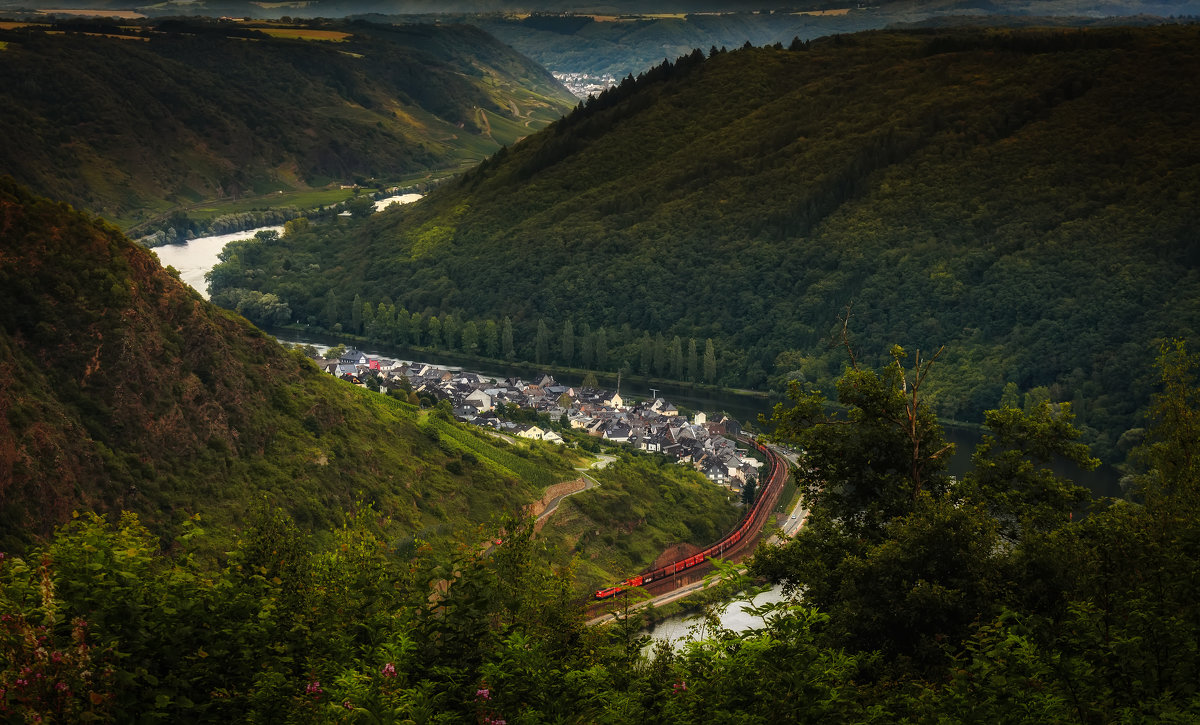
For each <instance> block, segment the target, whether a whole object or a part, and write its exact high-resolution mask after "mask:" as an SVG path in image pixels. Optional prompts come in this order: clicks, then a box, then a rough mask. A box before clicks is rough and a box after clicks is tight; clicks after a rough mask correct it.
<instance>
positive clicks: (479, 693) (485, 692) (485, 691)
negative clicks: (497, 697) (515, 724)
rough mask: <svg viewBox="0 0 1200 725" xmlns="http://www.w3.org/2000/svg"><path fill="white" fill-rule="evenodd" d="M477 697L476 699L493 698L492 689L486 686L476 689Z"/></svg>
mask: <svg viewBox="0 0 1200 725" xmlns="http://www.w3.org/2000/svg"><path fill="white" fill-rule="evenodd" d="M475 699H476V700H490V699H492V693H491V692H490V691H488V689H487V688H486V687H485V688H483V689H480V690H476V691H475Z"/></svg>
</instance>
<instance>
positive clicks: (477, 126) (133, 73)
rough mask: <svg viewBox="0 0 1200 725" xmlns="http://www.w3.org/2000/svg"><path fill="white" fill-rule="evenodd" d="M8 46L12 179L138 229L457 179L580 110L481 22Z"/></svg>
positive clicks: (41, 34) (39, 38) (267, 28)
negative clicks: (377, 183)
mask: <svg viewBox="0 0 1200 725" xmlns="http://www.w3.org/2000/svg"><path fill="white" fill-rule="evenodd" d="M63 31H68V32H66V34H63ZM101 34H106V35H101ZM0 40H3V41H5V42H6V46H5V50H4V52H2V53H0V73H2V74H3V75H4V76H5V77H6V78H11V79H14V82H11V83H4V84H0V104H2V105H3V106H4V108H5V109H6V112H5V113H4V114H3V116H2V117H0V168H3V169H4V170H5V171H6V172H7V173H9V174H12V175H13V176H14V177H15V178H16V179H17V180H18V181H20V182H22V183H25V184H27V185H29V186H31V187H32V188H34V189H35V190H36V191H39V192H42V193H47V194H51V195H53V196H55V197H56V198H61V199H65V200H67V201H69V202H72V203H74V204H76V205H79V206H83V207H86V208H88V209H90V210H91V211H93V212H96V213H101V214H104V215H106V216H107V217H109V218H116V219H122V220H126V221H128V220H134V219H139V218H144V217H145V216H146V215H147V214H148V211H147V210H146V209H145V207H151V208H155V209H159V210H161V209H164V208H167V207H170V206H177V205H182V204H185V203H190V202H194V201H197V200H200V199H208V198H215V197H236V196H241V195H251V194H264V193H267V192H271V191H275V190H277V189H293V188H299V189H303V188H306V187H308V186H322V185H324V184H327V183H329V182H331V181H345V182H349V181H352V180H354V179H362V178H380V179H384V180H387V179H397V178H400V177H402V176H405V175H413V174H417V173H419V172H422V171H427V170H430V169H444V168H453V167H457V166H459V165H461V164H463V163H468V162H473V161H477V160H478V159H481V158H483V157H484V156H486V155H487V154H489V153H491V152H493V151H495V150H496V149H498V148H500V147H501V146H503V145H505V144H511V143H513V142H514V141H515V140H516V139H517V138H519V137H520V136H523V135H526V134H528V133H531V132H532V131H533V130H536V129H537V128H540V127H542V126H544V125H545V124H547V123H549V122H550V121H552V120H554V119H555V118H558V117H559V116H560V115H561V113H562V112H563V111H564V110H566V109H568V108H570V106H571V105H572V104H573V102H574V100H573V99H572V98H571V97H570V95H569V94H568V93H567V92H566V91H565V90H564V89H563V88H562V87H561V86H559V85H558V83H557V82H556V81H554V79H553V77H551V76H550V75H549V74H548V73H546V71H544V70H543V69H541V68H540V67H538V66H537V65H535V64H534V63H532V62H531V61H529V60H528V59H527V58H525V57H523V56H521V55H519V54H517V53H515V52H514V51H512V50H511V49H510V48H508V47H507V46H504V45H502V44H501V43H499V42H498V41H496V40H495V39H494V38H492V37H491V36H488V35H487V34H486V33H483V32H481V31H479V30H478V29H475V28H470V27H466V26H419V25H409V26H394V27H393V26H374V25H370V24H367V23H354V24H344V23H341V24H335V23H328V22H313V23H307V24H302V25H283V24H260V25H257V26H252V25H250V24H244V23H230V22H218V21H205V20H198V19H194V20H188V21H180V20H166V21H162V22H160V23H157V24H146V25H140V26H139V25H132V26H130V25H123V26H117V25H115V24H111V23H108V24H104V23H92V24H82V23H76V24H72V25H60V26H57V34H54V31H53V30H52V29H51V28H49V27H26V28H18V29H14V30H6V31H4V30H0Z"/></svg>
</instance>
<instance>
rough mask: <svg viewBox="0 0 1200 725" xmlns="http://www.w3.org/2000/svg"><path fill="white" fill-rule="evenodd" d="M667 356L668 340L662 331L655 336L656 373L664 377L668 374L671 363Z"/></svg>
mask: <svg viewBox="0 0 1200 725" xmlns="http://www.w3.org/2000/svg"><path fill="white" fill-rule="evenodd" d="M669 359H670V358H668V357H667V340H666V338H664V337H663V334H662V333H661V332H659V333H657V334H655V336H654V374H655V375H658V376H659V377H662V376H664V375H666V374H667V366H668V364H669V362H668V361H669Z"/></svg>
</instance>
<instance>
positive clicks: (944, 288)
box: [215, 26, 1200, 458]
mask: <svg viewBox="0 0 1200 725" xmlns="http://www.w3.org/2000/svg"><path fill="white" fill-rule="evenodd" d="M1198 36H1200V31H1198V30H1197V28H1196V27H1194V26H1179V27H1163V28H1152V29H1112V30H1088V31H1036V30H1034V31H1007V30H993V31H979V32H946V31H925V32H909V33H866V34H859V35H851V36H834V37H832V38H828V39H823V40H820V41H815V42H813V43H811V44H799V45H796V46H794V47H793V48H791V49H782V50H780V49H770V48H766V49H756V48H746V49H742V50H738V51H734V52H727V53H718V54H716V55H715V56H713V57H708V58H706V57H705V54H703V53H700V52H696V53H693V54H692V55H690V56H688V57H685V58H681V59H680V60H678V61H677V62H675V63H673V64H666V65H662V66H659V67H657V68H655V69H654V70H652V71H650V72H647V73H646V74H644V75H643V76H642V77H641V78H640V79H639V80H637V81H636V82H635V81H627V82H625V83H623V84H621V86H620V87H619V88H616V89H613V90H612V91H609V92H607V93H606V94H604V95H602V96H601V97H599V98H598V99H595V100H593V101H590V102H588V103H587V104H586V105H585V107H583V108H581V109H579V110H577V111H576V112H575V113H573V114H572V115H571V116H569V117H567V118H566V119H564V120H562V121H560V122H558V123H555V124H553V125H552V126H551V127H550V128H548V129H546V130H545V131H543V132H541V133H539V134H537V135H536V136H534V137H530V138H528V139H526V140H525V141H524V142H522V143H520V144H518V145H516V146H515V147H513V148H511V149H506V150H502V151H501V152H500V153H499V154H497V155H496V156H495V157H493V158H492V159H489V160H488V161H487V162H486V163H484V164H483V165H482V166H480V167H479V168H478V169H476V170H474V171H472V172H471V173H469V174H467V175H466V176H464V177H463V179H462V180H461V182H460V183H458V184H457V185H456V186H454V187H452V188H443V189H440V190H439V191H438V192H437V193H435V194H433V195H432V196H431V197H430V198H428V199H427V200H426V201H425V202H423V203H421V204H417V205H414V206H413V207H411V208H408V209H405V210H401V211H398V212H392V213H389V214H383V215H379V217H377V218H375V219H372V220H370V221H369V222H368V223H366V224H364V225H362V226H360V227H359V228H358V231H357V232H355V233H352V234H346V232H345V231H344V229H342V228H338V229H333V228H332V227H326V228H325V231H322V230H321V229H320V228H317V229H314V230H313V231H311V232H309V233H307V234H298V235H292V236H290V237H285V238H284V239H283V240H281V241H280V242H278V243H275V244H272V245H263V246H261V247H259V248H256V249H253V250H249V249H247V250H244V251H245V253H246V254H245V255H243V256H242V257H240V258H239V260H238V262H239V263H238V265H236V266H226V267H224V268H221V269H219V270H218V273H217V274H216V277H215V279H217V278H219V281H220V285H219V286H221V287H222V288H224V289H226V290H231V289H232V290H236V289H239V288H247V289H248V288H254V289H261V290H264V291H265V290H270V291H274V292H276V293H277V294H279V295H280V296H281V297H283V298H284V299H285V300H286V301H287V303H288V304H289V305H290V306H291V309H292V310H293V311H295V312H296V313H297V317H298V318H299V319H300V321H301V322H305V321H307V322H308V323H309V324H310V325H314V326H320V327H327V328H328V327H332V326H335V325H340V328H339V329H343V330H347V331H354V332H370V334H375V335H379V336H381V337H383V338H391V339H394V340H398V341H400V342H402V343H410V344H411V343H413V342H414V335H416V336H418V338H417V339H418V340H424V341H425V342H430V341H431V338H432V342H433V344H435V345H436V344H441V345H446V346H450V347H455V348H456V349H457V347H458V346H459V345H460V344H462V340H461V339H460V338H453V339H449V340H446V339H445V335H442V336H441V337H442V339H440V340H439V338H438V337H437V336H436V335H435V336H431V335H430V334H429V329H428V324H427V323H428V322H429V321H430V319H431V318H432V317H433V316H434V315H438V314H441V315H442V316H443V317H445V316H446V315H450V316H451V317H452V318H453V319H454V320H455V327H454V329H455V330H456V331H457V330H462V329H464V328H465V327H466V326H467V325H468V324H471V323H473V325H472V326H473V327H474V328H476V329H479V330H482V329H485V328H487V326H488V325H492V326H494V327H499V328H500V329H504V326H505V325H506V324H507V325H509V326H511V328H512V329H513V335H512V339H513V340H514V342H513V345H512V346H511V354H512V355H515V356H517V357H524V358H526V359H535V358H538V357H544V358H546V360H547V361H549V360H557V361H558V362H562V363H574V364H577V365H579V364H581V365H582V366H584V367H597V368H601V369H609V370H617V369H620V368H624V369H626V371H627V372H633V373H639V372H640V373H642V374H646V375H655V376H661V377H667V378H674V379H692V380H697V381H700V380H708V381H714V382H721V383H725V384H732V385H743V386H751V387H765V386H768V385H777V384H782V383H783V382H784V381H786V380H788V379H802V380H807V381H809V382H815V383H818V384H825V385H828V384H829V383H830V381H832V379H833V378H834V377H835V376H836V375H837V374H838V373H839V371H840V369H841V367H842V365H843V364H844V358H843V357H841V350H840V349H835V348H832V347H831V346H830V345H829V338H830V334H831V332H833V331H834V330H840V329H841V323H840V322H839V320H838V318H839V316H840V315H842V314H843V313H844V311H845V309H846V307H847V306H848V305H850V306H851V320H850V325H849V330H850V333H851V335H852V339H853V341H854V343H855V344H856V346H857V347H858V348H859V349H860V350H861V353H860V354H861V355H863V356H864V361H866V362H875V361H878V360H880V359H882V358H880V357H878V356H881V355H885V354H886V351H887V350H888V349H889V348H890V346H891V345H892V344H893V343H900V344H904V345H905V346H906V347H908V348H910V349H912V348H920V349H922V350H925V351H927V352H932V351H935V350H937V349H938V348H940V347H941V346H943V345H944V346H946V352H945V353H944V354H943V356H942V358H941V360H940V362H939V364H940V365H941V366H942V367H943V371H944V372H943V374H941V375H939V376H938V382H937V383H936V389H931V398H930V400H931V402H932V404H933V405H934V407H935V409H936V411H937V412H938V413H939V415H942V416H944V417H948V418H954V419H960V420H981V411H982V410H984V409H985V408H988V407H993V406H995V405H997V404H998V403H1000V402H1001V399H1002V397H1003V398H1004V399H1005V400H1006V401H1008V402H1012V401H1016V402H1017V403H1021V402H1022V401H1023V400H1025V398H1024V397H1023V396H1027V398H1028V401H1029V402H1030V404H1034V403H1036V402H1037V401H1039V400H1042V399H1047V398H1049V399H1053V400H1055V401H1064V400H1065V401H1075V402H1076V406H1075V411H1076V413H1077V414H1078V416H1079V418H1078V419H1079V422H1080V423H1081V424H1082V426H1083V427H1084V429H1085V435H1086V437H1087V439H1088V440H1089V441H1091V442H1092V443H1095V444H1097V445H1098V448H1097V450H1098V451H1099V452H1100V453H1101V454H1102V455H1103V456H1105V457H1106V458H1119V457H1120V456H1121V455H1122V453H1123V451H1124V449H1125V447H1126V446H1127V443H1128V441H1127V440H1122V438H1123V436H1124V434H1125V432H1126V431H1127V430H1128V429H1131V428H1135V427H1137V425H1138V422H1137V418H1136V415H1135V413H1136V411H1137V410H1138V409H1139V408H1140V407H1141V406H1142V405H1144V403H1145V401H1146V400H1147V396H1148V392H1149V385H1150V382H1149V381H1150V376H1149V372H1148V366H1147V364H1146V360H1147V354H1148V352H1149V351H1150V350H1152V349H1153V346H1154V343H1153V341H1154V340H1155V339H1158V338H1162V337H1165V336H1171V335H1177V336H1184V337H1187V336H1191V335H1193V334H1194V333H1195V331H1196V329H1197V325H1198V324H1200V304H1198V302H1200V286H1198V285H1200V280H1198V279H1197V264H1198V263H1200V240H1198V239H1197V237H1196V229H1197V228H1200V218H1198V214H1200V204H1197V200H1196V198H1195V194H1196V191H1195V190H1196V189H1197V188H1200V163H1198V162H1197V161H1198V153H1200V152H1198V149H1200V123H1196V112H1195V109H1196V108H1198V107H1200V87H1198V86H1200V81H1198V80H1197V79H1200V53H1198V52H1197V48H1198V47H1200V43H1198V40H1200V37H1198ZM235 296H236V295H235ZM351 299H355V300H356V304H354V305H351V304H349V301H350V300H351ZM358 301H361V302H362V303H365V305H364V306H362V308H361V309H360V305H359V304H357V302H358ZM381 304H382V307H380V305H381ZM367 307H369V308H370V312H371V316H370V317H365V316H364V314H363V313H364V310H366V309H367ZM377 312H382V313H383V314H384V317H383V318H382V319H383V320H384V322H385V323H386V324H382V325H380V324H379V323H378V320H379V319H380V318H379V317H378V315H377V314H376V313H377ZM401 313H403V314H401ZM506 318H507V320H508V322H507V323H506V322H505V319H506ZM371 322H375V323H376V324H375V325H374V327H370V326H369V324H368V323H371ZM439 332H440V324H439ZM421 336H423V337H421ZM452 337H453V336H452ZM568 341H570V344H569V345H568V344H567V342H568ZM470 342H472V344H474V345H475V346H476V348H477V349H478V351H480V352H484V351H485V350H484V345H483V344H482V343H475V341H470ZM709 344H711V351H712V355H711V366H710V365H709V364H707V363H708V362H709V361H708V360H705V358H706V357H708V356H705V355H704V353H705V351H706V348H707V347H709ZM503 347H505V346H503V345H501V346H499V347H497V348H496V349H500V348H503ZM693 350H694V351H695V352H693ZM504 352H508V351H507V350H501V352H499V353H497V354H503V353H504ZM601 352H603V355H602V354H601ZM701 360H704V362H701Z"/></svg>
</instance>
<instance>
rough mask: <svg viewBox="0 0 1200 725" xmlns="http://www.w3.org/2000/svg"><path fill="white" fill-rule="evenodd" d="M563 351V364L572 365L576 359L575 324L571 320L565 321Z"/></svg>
mask: <svg viewBox="0 0 1200 725" xmlns="http://www.w3.org/2000/svg"><path fill="white" fill-rule="evenodd" d="M561 352H562V362H563V365H566V366H568V367H570V365H571V363H573V362H574V360H575V326H574V325H572V324H571V321H570V320H567V321H566V322H564V323H563V331H562V348H561Z"/></svg>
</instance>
